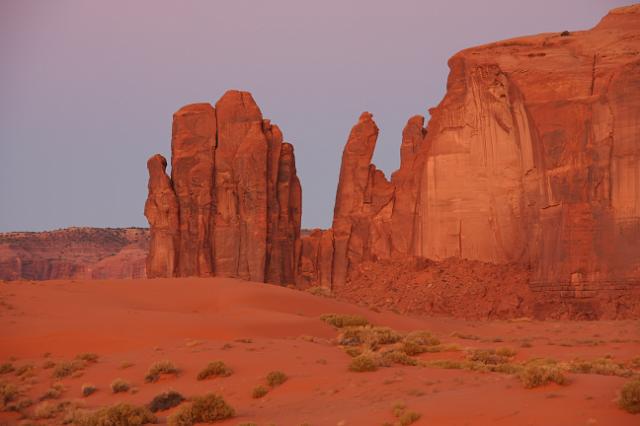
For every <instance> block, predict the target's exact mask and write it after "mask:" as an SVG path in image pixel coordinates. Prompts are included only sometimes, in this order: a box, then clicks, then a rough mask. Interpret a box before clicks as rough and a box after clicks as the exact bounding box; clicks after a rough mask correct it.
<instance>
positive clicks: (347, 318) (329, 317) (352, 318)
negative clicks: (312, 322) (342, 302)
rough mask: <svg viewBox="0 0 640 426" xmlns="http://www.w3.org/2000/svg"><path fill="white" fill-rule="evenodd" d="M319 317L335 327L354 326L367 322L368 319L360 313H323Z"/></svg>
mask: <svg viewBox="0 0 640 426" xmlns="http://www.w3.org/2000/svg"><path fill="white" fill-rule="evenodd" d="M320 319H321V320H322V321H324V322H326V323H327V324H330V325H332V326H334V327H336V328H342V327H356V326H361V325H367V324H369V321H368V320H367V319H366V318H365V317H362V316H360V315H346V314H345V315H343V314H324V315H320Z"/></svg>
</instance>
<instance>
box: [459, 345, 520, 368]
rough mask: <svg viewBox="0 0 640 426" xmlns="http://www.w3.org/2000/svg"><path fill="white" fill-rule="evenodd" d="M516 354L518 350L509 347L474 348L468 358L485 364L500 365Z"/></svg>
mask: <svg viewBox="0 0 640 426" xmlns="http://www.w3.org/2000/svg"><path fill="white" fill-rule="evenodd" d="M515 354H516V352H515V351H514V350H513V349H509V348H501V349H474V350H472V351H470V352H469V354H468V355H467V359H468V360H469V361H474V362H479V363H481V364H485V365H499V364H505V363H507V362H509V359H510V358H511V357H513V356H514V355H515Z"/></svg>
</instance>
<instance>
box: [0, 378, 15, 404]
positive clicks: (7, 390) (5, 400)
mask: <svg viewBox="0 0 640 426" xmlns="http://www.w3.org/2000/svg"><path fill="white" fill-rule="evenodd" d="M19 394H20V391H19V390H18V388H17V387H16V385H14V384H13V383H8V382H0V403H2V406H1V407H0V408H2V409H4V408H5V407H6V406H7V404H9V403H10V402H12V401H15V400H16V399H17V398H18V395H19Z"/></svg>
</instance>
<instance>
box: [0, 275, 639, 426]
mask: <svg viewBox="0 0 640 426" xmlns="http://www.w3.org/2000/svg"><path fill="white" fill-rule="evenodd" d="M325 313H342V314H346V313H349V314H359V315H362V316H364V317H366V318H367V319H368V320H369V321H370V322H371V323H372V324H374V325H376V326H387V327H391V328H393V329H395V330H398V331H400V332H410V331H412V330H428V331H430V332H432V333H433V334H434V335H435V336H437V337H438V338H439V339H440V340H441V341H442V343H443V344H445V345H455V346H457V348H458V349H457V350H451V349H455V347H449V346H448V347H449V350H445V351H442V352H434V353H424V354H421V355H417V356H416V359H418V360H420V361H425V362H424V363H422V362H421V364H420V365H418V366H403V365H393V366H391V367H381V368H379V369H378V370H377V371H372V372H353V371H349V368H348V367H349V364H350V362H351V360H352V358H351V357H350V356H349V355H348V354H347V353H345V350H344V348H343V347H341V346H340V345H338V343H337V340H336V338H337V336H338V333H339V330H337V329H335V328H334V327H332V326H330V325H328V324H326V323H325V322H323V321H322V320H320V318H319V317H320V315H322V314H325ZM501 347H508V348H513V349H514V350H515V351H517V354H516V355H515V357H513V359H512V360H511V361H510V362H511V363H514V364H518V363H523V362H525V361H526V360H530V359H532V358H536V357H545V358H553V359H555V360H558V361H560V362H567V363H569V362H570V361H572V360H574V359H578V358H579V359H582V360H587V361H590V360H595V359H601V358H605V357H608V358H607V359H608V361H610V363H615V362H620V363H624V365H625V366H626V367H628V368H629V369H630V371H627V373H632V374H635V375H637V374H638V373H639V371H638V368H639V367H640V366H639V365H638V364H640V362H639V361H640V360H639V359H637V358H638V357H639V356H640V322H639V321H599V322H595V321H594V322H570V321H567V322H538V321H530V320H528V319H525V318H523V319H519V320H514V321H491V322H482V321H465V320H460V319H451V318H432V317H426V318H414V317H405V316H400V315H396V314H394V313H388V312H373V311H371V310H368V309H366V308H362V307H359V306H356V305H350V304H347V303H342V302H339V301H336V300H334V299H330V298H324V297H320V296H314V295H311V294H308V293H305V292H301V291H296V290H291V289H287V288H283V287H278V286H274V285H265V284H256V283H249V282H243V281H239V280H233V279H222V278H212V279H198V278H193V279H155V280H111V281H47V282H4V283H0V364H2V363H11V364H12V365H13V366H14V367H15V368H16V371H12V372H7V373H5V374H2V375H0V381H3V382H5V383H7V382H10V383H13V384H15V385H17V386H18V388H19V389H20V393H21V396H20V398H22V399H26V398H29V399H31V400H32V401H34V404H35V405H34V406H32V407H29V408H27V409H26V410H25V413H26V414H27V415H32V413H33V412H34V411H35V410H36V409H37V406H38V404H42V403H38V402H37V401H38V400H39V399H40V397H41V396H42V395H43V394H44V393H45V392H46V390H47V389H49V388H50V387H51V385H52V384H53V383H54V382H62V384H63V385H64V391H63V392H62V395H61V396H60V397H59V398H58V399H57V400H53V402H56V401H63V400H71V401H75V402H77V403H78V404H80V405H84V406H86V407H88V408H93V407H101V406H105V405H111V404H114V403H117V402H121V401H126V402H131V403H134V404H146V403H148V402H149V401H150V400H151V399H152V398H153V397H154V396H155V395H157V394H159V393H161V392H163V391H165V390H167V389H174V390H177V391H179V392H180V393H182V394H183V395H185V396H186V397H190V396H196V395H202V394H205V393H208V392H215V393H218V394H220V395H222V396H223V397H224V398H225V400H226V401H227V402H228V403H229V404H230V405H232V406H233V407H234V408H235V410H236V416H235V417H234V418H232V419H228V420H226V421H223V422H220V423H219V424H224V425H238V424H242V423H248V422H255V423H257V424H258V425H267V424H272V423H273V424H276V425H278V426H283V425H301V424H305V423H307V424H309V425H382V424H383V423H385V422H389V423H392V424H393V423H394V422H396V421H397V420H396V418H395V417H394V415H393V407H394V406H395V405H396V404H399V403H401V404H404V405H406V407H407V410H411V411H415V412H417V413H420V414H421V418H420V419H419V420H418V421H417V422H416V423H414V424H415V425H474V426H477V425H545V426H549V425H596V424H597V425H618V426H621V425H638V424H640V415H632V414H628V413H626V412H624V411H622V410H621V409H620V408H618V406H617V403H616V399H617V396H618V392H619V390H620V388H621V387H622V386H623V385H624V383H626V382H627V381H628V380H629V379H628V378H626V377H619V376H615V375H603V374H576V373H571V372H569V373H567V378H568V379H569V383H568V384H567V385H563V386H561V385H557V384H554V383H552V384H548V385H545V386H541V387H536V388H533V389H526V388H525V387H524V386H523V385H522V383H521V382H520V380H519V379H518V377H517V376H516V375H510V374H504V373H496V372H482V371H470V370H466V369H444V368H436V367H428V366H425V365H424V364H426V362H427V361H430V360H438V359H440V360H464V359H465V357H466V356H468V355H467V354H468V353H469V350H470V349H472V348H501ZM86 352H93V353H96V354H97V355H98V356H99V358H98V360H97V362H89V363H87V365H86V367H84V368H83V369H82V370H80V371H78V372H76V373H74V374H72V375H70V376H68V377H65V378H62V379H56V378H53V377H52V371H53V370H54V369H53V368H44V366H45V365H46V364H45V363H49V364H53V363H60V362H62V361H65V360H66V361H69V360H73V359H74V358H75V357H76V355H77V354H79V353H86ZM634 359H635V363H634V362H633V361H632V360H634ZM161 360H170V361H172V362H173V363H174V364H175V365H176V367H178V369H179V370H180V372H179V374H178V375H177V376H173V375H168V376H163V377H162V378H161V379H160V380H159V381H157V382H155V383H145V380H144V377H145V375H146V372H147V370H148V368H149V366H150V365H151V364H152V363H154V362H156V361H161ZM216 360H221V361H224V362H225V363H226V364H227V365H228V366H229V367H231V368H232V369H233V371H234V373H233V374H232V375H230V376H228V377H217V378H213V379H209V380H203V381H198V380H196V376H197V374H198V372H199V371H200V370H201V369H202V368H203V367H205V366H206V365H207V364H208V363H209V362H211V361H216ZM50 361H53V362H50ZM123 364H124V366H125V367H126V366H127V365H129V366H128V367H127V368H123ZM29 365H32V366H33V367H32V368H22V369H21V368H20V367H23V366H29ZM272 370H280V371H282V372H284V373H286V375H287V376H288V377H289V379H288V380H287V381H286V382H285V383H283V384H282V385H280V386H277V387H274V388H273V389H271V390H270V391H269V393H268V394H267V395H266V396H264V397H262V398H260V399H254V398H253V397H252V391H253V389H254V388H255V387H256V386H257V385H261V384H264V383H265V376H266V375H267V373H268V372H270V371H272ZM18 372H20V373H22V374H20V375H18V374H17V373H18ZM117 378H122V379H124V380H126V381H128V382H130V383H131V385H132V391H130V392H126V393H118V394H113V393H112V392H111V389H110V384H111V382H112V381H113V380H114V379H117ZM85 383H91V384H93V385H95V386H96V387H97V389H98V390H97V392H96V393H94V394H93V395H91V396H89V397H86V398H83V397H82V395H81V391H80V389H81V386H82V385H83V384H85ZM49 402H51V401H49ZM175 410H176V409H175V408H174V409H172V410H169V411H164V412H159V413H157V415H158V418H159V421H160V423H164V422H165V421H166V417H167V415H169V414H170V413H172V412H173V411H175ZM3 421H4V422H5V423H6V424H21V422H23V421H24V420H21V415H20V414H17V413H14V412H2V413H0V424H2V422H3ZM29 421H30V422H32V423H34V420H29ZM61 421H62V420H61V419H60V418H53V419H48V420H47V419H43V420H39V422H40V424H60V423H61ZM47 422H48V423H47Z"/></svg>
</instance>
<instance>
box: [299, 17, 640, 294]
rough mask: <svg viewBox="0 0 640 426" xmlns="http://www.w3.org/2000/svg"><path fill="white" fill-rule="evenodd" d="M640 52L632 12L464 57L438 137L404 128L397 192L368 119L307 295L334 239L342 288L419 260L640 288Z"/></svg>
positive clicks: (310, 253)
mask: <svg viewBox="0 0 640 426" xmlns="http://www.w3.org/2000/svg"><path fill="white" fill-rule="evenodd" d="M639 40H640V5H634V6H630V7H626V8H621V9H616V10H614V11H612V12H611V13H609V15H607V16H606V17H605V18H604V19H603V20H602V21H601V22H600V24H599V25H597V26H596V27H595V28H593V29H592V30H589V31H583V32H575V33H571V34H569V35H567V34H564V35H562V34H560V33H555V34H540V35H537V36H531V37H523V38H518V39H512V40H508V41H504V42H498V43H493V44H489V45H485V46H480V47H476V48H471V49H467V50H464V51H462V52H460V53H458V54H456V55H455V56H454V57H453V58H451V60H450V61H449V66H450V68H451V73H450V75H449V79H448V83H447V93H446V95H445V97H444V99H443V100H442V101H441V103H440V104H439V105H438V106H437V107H436V108H433V109H431V110H430V115H431V119H430V121H429V123H428V126H427V128H426V129H425V128H424V119H423V118H422V117H420V116H416V117H412V118H411V119H410V120H409V122H408V123H407V125H406V127H405V129H404V132H403V135H402V136H403V138H402V145H401V166H400V169H399V170H398V171H396V172H395V173H394V174H393V175H392V178H391V182H388V181H387V180H386V179H385V178H384V175H383V174H382V173H381V172H379V171H378V170H376V168H375V166H374V165H372V164H370V161H371V157H372V155H373V150H374V148H375V140H376V137H377V133H378V129H377V127H376V126H375V124H374V123H373V121H372V119H371V115H370V114H369V113H365V114H363V115H362V117H361V118H360V121H359V123H358V124H357V125H356V126H355V127H354V128H353V130H352V132H351V135H350V137H349V140H348V142H347V145H346V147H345V150H344V154H343V158H342V167H341V170H340V180H339V184H338V191H337V195H336V205H335V211H334V220H333V227H332V230H330V231H324V233H322V232H320V231H318V232H316V233H314V234H312V235H311V236H309V237H307V238H306V239H304V240H303V241H302V251H301V259H300V271H301V272H303V273H304V274H305V275H304V279H300V280H299V284H301V285H308V284H309V282H308V281H309V280H310V279H311V278H313V277H315V278H314V279H315V280H316V281H315V283H319V282H320V280H321V278H323V277H326V276H327V275H328V274H327V273H322V274H321V273H320V269H321V265H326V264H327V260H326V259H325V258H323V255H322V254H321V253H320V251H319V249H318V248H319V242H320V240H321V237H322V236H324V235H328V236H329V235H330V236H332V237H331V238H332V239H333V247H334V250H333V251H332V252H331V253H329V254H327V256H329V257H330V258H331V264H332V265H333V267H332V271H330V272H331V273H330V274H329V275H331V277H332V278H331V280H330V281H331V285H333V286H341V285H343V284H344V283H345V281H346V280H347V279H348V276H349V272H350V271H352V270H353V268H354V267H356V266H357V265H358V264H359V263H362V262H365V261H367V260H375V259H387V258H389V259H393V258H407V257H413V256H415V257H419V258H429V259H434V260H443V259H447V258H451V257H455V258H462V259H470V260H477V261H484V262H490V263H494V264H508V263H516V264H520V265H523V266H525V267H527V268H530V269H531V270H532V272H533V277H532V281H531V286H532V289H535V290H538V291H543V292H544V291H550V292H556V293H558V292H560V291H567V290H568V291H570V292H573V293H577V292H578V290H580V291H582V292H583V293H584V291H586V292H587V293H585V294H587V295H593V294H595V293H594V292H598V291H601V290H606V289H609V288H615V289H616V291H618V290H620V291H626V290H629V289H638V288H640V55H639V54H638V43H639ZM324 280H325V281H324V284H325V285H326V282H327V280H326V278H324ZM567 286H568V287H567ZM589 292H591V293H589ZM585 297H586V296H585ZM589 297H591V296H589ZM596 304H597V303H596ZM594 306H596V305H594Z"/></svg>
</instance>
